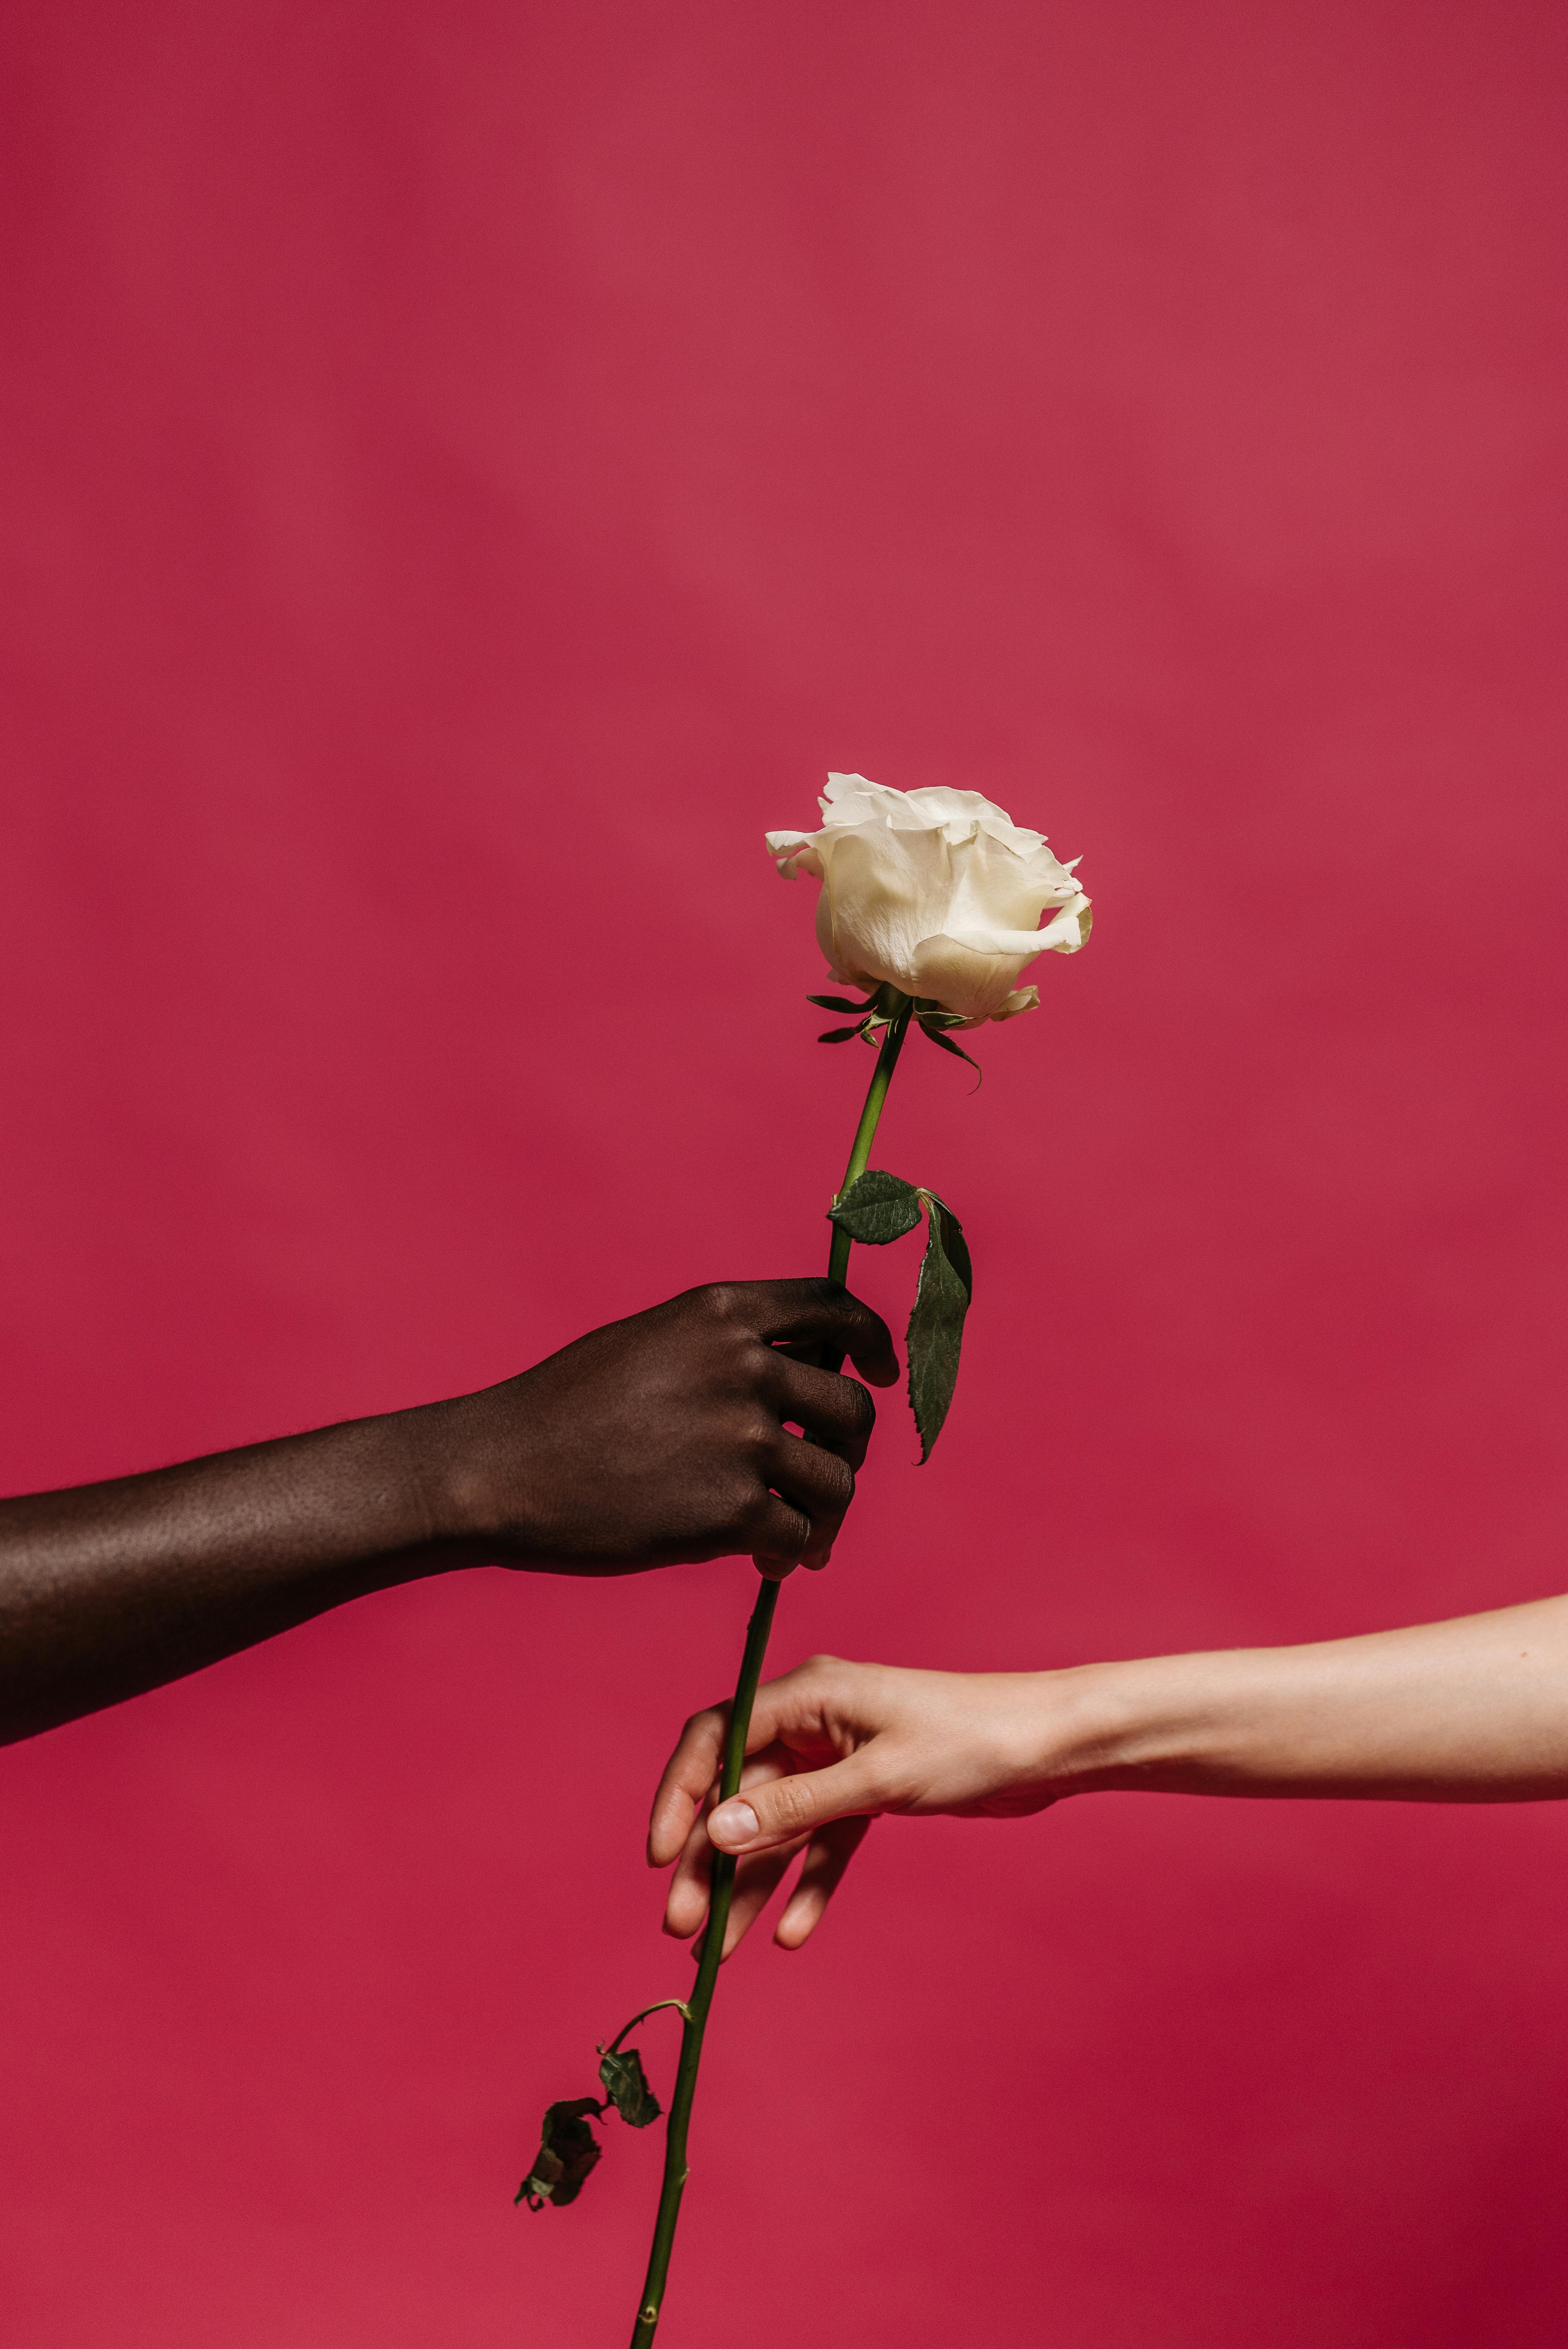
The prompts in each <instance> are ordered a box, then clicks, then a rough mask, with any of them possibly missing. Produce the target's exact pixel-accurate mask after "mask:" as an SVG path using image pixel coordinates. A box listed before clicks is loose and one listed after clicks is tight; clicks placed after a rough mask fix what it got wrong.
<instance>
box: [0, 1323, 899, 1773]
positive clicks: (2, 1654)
mask: <svg viewBox="0 0 1568 2349" xmlns="http://www.w3.org/2000/svg"><path fill="white" fill-rule="evenodd" d="M846 1354H848V1355H849V1356H850V1357H851V1359H852V1360H853V1361H855V1363H856V1364H857V1366H858V1367H859V1368H860V1370H861V1371H862V1372H863V1373H864V1375H865V1376H866V1377H867V1378H869V1379H872V1380H873V1381H875V1382H876V1383H878V1384H879V1385H886V1384H889V1383H891V1381H892V1380H893V1379H894V1378H896V1376H897V1374H898V1373H897V1364H896V1362H895V1361H894V1358H893V1351H892V1341H891V1340H890V1339H889V1337H888V1333H887V1330H886V1328H885V1327H884V1325H883V1324H882V1322H881V1321H880V1320H879V1319H878V1318H877V1316H876V1315H875V1314H874V1313H872V1311H871V1310H870V1309H868V1308H867V1307H866V1306H863V1305H861V1304H859V1303H858V1302H857V1301H856V1300H855V1299H853V1298H852V1297H851V1296H850V1295H849V1294H848V1292H847V1291H846V1290H844V1289H841V1288H833V1287H831V1286H830V1284H829V1283H828V1282H827V1281H825V1280H773V1281H741V1282H731V1283H727V1284H724V1285H721V1286H718V1287H714V1288H694V1289H688V1290H687V1291H686V1294H685V1295H684V1296H681V1297H676V1298H672V1299H670V1301H669V1302H668V1303H667V1304H665V1305H657V1306H655V1307H654V1308H653V1309H651V1310H650V1311H648V1312H645V1313H634V1314H633V1315H632V1316H631V1317H630V1318H629V1319H626V1320H624V1321H616V1322H613V1323H611V1324H610V1325H609V1326H608V1327H607V1328H605V1329H603V1330H592V1331H591V1332H590V1333H589V1335H588V1336H587V1337H585V1338H579V1339H578V1340H576V1341H575V1343H574V1344H573V1345H570V1346H566V1347H563V1348H562V1350H561V1351H560V1352H559V1353H557V1354H552V1355H551V1356H550V1357H549V1359H548V1360H547V1361H542V1362H540V1363H538V1364H536V1366H535V1367H534V1368H533V1369H532V1370H531V1371H524V1372H523V1373H522V1375H521V1377H520V1378H515V1379H508V1380H506V1381H504V1382H503V1383H502V1384H501V1385H500V1386H494V1387H488V1388H485V1389H484V1390H482V1391H481V1392H479V1393H477V1394H470V1395H463V1396H459V1397H458V1398H457V1399H456V1400H455V1401H453V1402H437V1403H427V1404H424V1405H422V1406H420V1407H419V1408H418V1409H416V1410H413V1411H403V1412H393V1413H388V1414H387V1416H385V1417H383V1418H377V1419H362V1420H353V1421H349V1422H348V1423H346V1424H344V1425H342V1426H339V1427H325V1428H319V1429H317V1430H315V1432H314V1433H311V1434H308V1435H295V1436H287V1437H284V1438H283V1439H281V1440H280V1441H278V1442H276V1443H273V1444H251V1445H248V1446H246V1447H245V1448H244V1449H243V1450H241V1451H236V1452H222V1453H218V1454H214V1455H213V1456H212V1457H211V1458H210V1459H205V1460H191V1461H186V1462H184V1463H182V1464H181V1465H180V1466H178V1467H173V1468H160V1469H156V1470H153V1471H152V1472H151V1473H150V1474H149V1475H140V1476H123V1477H119V1478H117V1479H115V1480H114V1481H113V1482H111V1483H108V1484H101V1485H79V1486H77V1487H75V1488H73V1489H72V1490H70V1491H67V1492H59V1493H36V1494H31V1495H25V1496H23V1497H21V1498H18V1499H15V1500H8V1501H0V1741H4V1740H5V1739H8V1738H16V1737H25V1736H27V1735H29V1734H31V1733H33V1732H34V1731H36V1730H39V1729H46V1728H49V1727H52V1726H53V1725H54V1724H56V1723H59V1722H64V1721H68V1720H70V1719H72V1718H73V1717H75V1716H76V1715H77V1714H79V1713H90V1712H93V1711H95V1710H96V1709H97V1708H98V1706H100V1705H105V1704H112V1703H114V1702H117V1701H118V1700H119V1699H120V1698H122V1697H128V1696H134V1695H135V1694H137V1693H138V1692H139V1691H141V1690H143V1689H149V1688H153V1687H156V1686H157V1685H158V1684H159V1683H160V1682H163V1681H169V1680H173V1679H175V1678H177V1677H178V1675H179V1674H181V1672H188V1671H195V1670H196V1669H197V1668H198V1667H199V1666H201V1665H203V1664H209V1663H211V1662H213V1661H216V1659H217V1658H219V1657H220V1656H226V1655H230V1654H232V1653H233V1651H235V1650H236V1649H239V1648H243V1647H248V1646H250V1645H251V1644H252V1643H253V1641H255V1640H262V1639H266V1638H268V1637H269V1636H270V1635H271V1634H272V1633H273V1632H275V1631H281V1630H286V1629H288V1627H289V1626H290V1625H292V1624H295V1623H300V1622H303V1621H304V1620H305V1619H306V1618H307V1617H309V1616H312V1615H317V1614H320V1613H321V1612H322V1611H323V1610H324V1609H325V1608H328V1607H333V1606H335V1605H337V1604H338V1603H339V1601H340V1600H342V1599H352V1598H355V1597H357V1596H359V1595H360V1594H361V1593H363V1592H366V1591H369V1590H375V1589H378V1588H385V1587H387V1585H389V1584H391V1583H395V1582H406V1581H409V1580H411V1579H412V1578H415V1577H416V1576H418V1575H423V1574H432V1573H438V1572H444V1571H446V1570H448V1569H449V1568H453V1567H459V1566H477V1565H485V1564H501V1565H509V1566H515V1567H522V1568H536V1569H539V1570H542V1571H546V1572H554V1573H564V1574H634V1573H638V1572H640V1571H642V1570H643V1569H645V1568H649V1567H655V1566H673V1565H676V1564H678V1563H679V1562H681V1561H683V1560H696V1559H700V1558H711V1557H725V1556H727V1555H729V1554H731V1553H735V1552H738V1553H741V1554H747V1555H751V1556H754V1557H756V1559H757V1562H758V1565H759V1566H760V1567H761V1568H762V1570H763V1571H764V1572H765V1573H767V1574H770V1575H775V1576H777V1575H783V1574H788V1573H789V1571H790V1570H791V1569H792V1568H794V1567H795V1566H797V1565H804V1566H810V1567H819V1566H821V1565H823V1564H825V1563H826V1560H827V1558H828V1555H829V1553H830V1550H831V1548H832V1546H833V1538H834V1536H835V1535H836V1534H837V1532H838V1529H839V1526H840V1524H841V1521H842V1518H843V1514H844V1511H845V1509H846V1508H847V1507H848V1506H849V1504H850V1500H851V1495H852V1494H853V1492H854V1483H855V1478H854V1472H855V1470H856V1469H857V1468H858V1467H859V1465H860V1464H861V1460H862V1459H863V1458H864V1456H865V1449H866V1441H867V1438H868V1437H869V1435H870V1433H871V1429H872V1420H873V1418H874V1415H875V1414H874V1411H873V1408H872V1400H871V1397H870V1395H869V1394H868V1393H867V1392H866V1391H865V1388H864V1387H863V1386H861V1385H860V1384H859V1383H858V1382H857V1381H855V1380H853V1379H848V1378H842V1377H841V1376H839V1375H838V1374H837V1373H836V1372H835V1371H828V1370H822V1369H819V1368H817V1367H816V1362H815V1360H810V1359H802V1357H805V1356H810V1357H819V1356H827V1357H829V1358H830V1359H831V1360H833V1361H839V1360H841V1359H842V1357H843V1356H844V1355H846ZM792 1429H799V1430H801V1431H802V1433H791V1430H792ZM808 1439H810V1440H808Z"/></svg>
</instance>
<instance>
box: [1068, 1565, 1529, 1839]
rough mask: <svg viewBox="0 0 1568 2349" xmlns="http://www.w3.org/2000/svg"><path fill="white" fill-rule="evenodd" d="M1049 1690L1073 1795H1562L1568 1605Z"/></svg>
mask: <svg viewBox="0 0 1568 2349" xmlns="http://www.w3.org/2000/svg"><path fill="white" fill-rule="evenodd" d="M1040 1683H1041V1689H1042V1716H1044V1714H1046V1713H1054V1714H1055V1716H1056V1727H1055V1729H1054V1731H1047V1733H1046V1734H1047V1739H1048V1738H1049V1737H1050V1736H1052V1735H1054V1736H1055V1738H1056V1740H1057V1752H1056V1757H1055V1764H1054V1766H1053V1768H1052V1771H1051V1775H1052V1776H1053V1778H1055V1779H1056V1780H1057V1783H1058V1785H1059V1791H1060V1792H1062V1793H1064V1794H1067V1793H1080V1792H1088V1791H1091V1790H1092V1789H1095V1788H1099V1787H1140V1788H1144V1789H1150V1790H1154V1791H1162V1792H1169V1793H1174V1794H1204V1795H1336V1796H1341V1797H1346V1796H1350V1797H1354V1796H1361V1797H1364V1798H1367V1799H1371V1798H1383V1799H1395V1800H1401V1801H1408V1802H1530V1801H1541V1800H1545V1799H1548V1798H1551V1797H1553V1796H1563V1795H1568V1599H1541V1600H1536V1601H1534V1602H1532V1604H1530V1605H1528V1606H1523V1607H1510V1608H1503V1609H1499V1610H1498V1611H1497V1612H1495V1613H1492V1614H1487V1615H1473V1616H1468V1617H1464V1618H1461V1619H1459V1620H1457V1621H1453V1622H1447V1623H1429V1624H1420V1625H1417V1626H1415V1627H1413V1628H1411V1629H1409V1630H1398V1631H1383V1632H1375V1633H1372V1634H1370V1635H1369V1636H1367V1637H1365V1638H1361V1639H1353V1640H1326V1641H1324V1642H1322V1643H1320V1644H1316V1645H1314V1646H1309V1647H1299V1648H1255V1649H1237V1650H1233V1651H1222V1652H1220V1653H1216V1654H1209V1655H1190V1656H1161V1657H1152V1658H1149V1659H1146V1660H1142V1661H1136V1662H1130V1663H1114V1664H1096V1665H1090V1666H1086V1667H1084V1668H1082V1669H1081V1670H1080V1671H1075V1672H1069V1673H1061V1674H1044V1675H1041V1676H1040ZM1047 1683H1055V1691H1054V1694H1052V1693H1051V1692H1048V1690H1047Z"/></svg>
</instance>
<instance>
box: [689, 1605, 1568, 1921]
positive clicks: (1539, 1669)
mask: <svg viewBox="0 0 1568 2349" xmlns="http://www.w3.org/2000/svg"><path fill="white" fill-rule="evenodd" d="M722 1724H723V1713H722V1711H721V1710H720V1709H717V1708H716V1709H714V1710H712V1711H710V1712H707V1713H698V1714H696V1715H694V1717H693V1719H692V1720H691V1721H690V1722H688V1723H687V1724H686V1730H685V1732H684V1733H683V1735H682V1738H681V1741H680V1743H679V1744H678V1745H677V1746H676V1751H675V1753H674V1754H673V1755H672V1756H671V1758H670V1762H669V1764H668V1766H667V1767H666V1769H665V1775H664V1778H663V1780H662V1781H661V1784H660V1786H659V1790H658V1794H657V1795H656V1796H655V1806H654V1817H653V1826H652V1830H651V1833H650V1837H649V1857H650V1859H651V1860H653V1862H654V1863H655V1865H667V1864H668V1863H669V1861H670V1860H672V1859H674V1858H675V1857H676V1855H677V1853H678V1854H680V1855H681V1865H680V1867H679V1868H677V1869H676V1877H675V1881H674V1883H673V1885H672V1887H671V1891H670V1900H669V1908H668V1912H667V1919H666V1921H667V1924H668V1928H669V1930H671V1931H674V1932H679V1933H686V1932H690V1931H693V1930H696V1925H697V1924H698V1923H699V1922H700V1921H701V1916H702V1912H703V1909H704V1907H705V1905H706V1897H707V1896H706V1883H707V1853H708V1851H709V1850H710V1848H711V1847H712V1845H713V1844H717V1846H718V1847H719V1848H720V1849H722V1850H726V1851H733V1852H737V1853H739V1854H741V1855H742V1860H741V1873H740V1876H739V1878H738V1892H737V1899H736V1904H735V1909H734V1912H733V1915H734V1919H735V1925H734V1927H733V1928H732V1941H733V1940H738V1938H739V1935H740V1933H741V1932H743V1931H744V1930H746V1927H747V1926H748V1924H749V1923H750V1922H751V1920H752V1919H753V1918H754V1917H755V1916H756V1915H757V1913H758V1910H759V1909H761V1907H762V1906H763V1905H764V1903H765V1901H766V1900H767V1899H768V1897H769V1894H770V1893H771V1891H772V1890H773V1889H774V1886H775V1885H776V1884H777V1883H778V1882H779V1879H780V1878H781V1877H782V1875H783V1873H784V1870H785V1868H786V1867H787V1866H788V1864H789V1858H790V1857H792V1856H793V1854H794V1853H795V1852H796V1851H798V1850H799V1849H800V1848H802V1847H804V1846H806V1845H808V1844H809V1845H810V1849H809V1850H808V1853H807V1859H806V1864H805V1868H804V1870H803V1872H802V1875H801V1879H800V1883H799V1887H798V1888H797V1889H796V1892H795V1894H794V1896H793V1898H792V1899H791V1900H790V1901H789V1905H788V1906H787V1908H786V1909H785V1911H784V1914H783V1917H782V1919H781V1920H780V1923H779V1931H778V1938H779V1940H780V1941H781V1942H782V1943H783V1944H784V1945H785V1946H786V1947H790V1948H793V1947H797V1946H799V1943H800V1942H801V1941H803V1940H805V1939H806V1937H807V1935H808V1934H809V1933H810V1930H812V1928H813V1926H814V1925H815V1924H816V1923H817V1921H818V1920H819V1919H820V1915H821V1913H822V1910H823V1909H824V1908H825V1907H826V1905H827V1900H828V1898H829V1897H830V1893H831V1891H832V1889H833V1887H834V1885H835V1884H836V1883H837V1881H838V1879H839V1878H840V1877H841V1875H842V1873H843V1870H844V1868H845V1867H846V1866H847V1864H848V1861H849V1858H850V1857H851V1853H852V1851H853V1848H854V1846H855V1844H856V1843H857V1842H858V1841H859V1839H860V1837H861V1835H863V1834H864V1832H865V1828H866V1826H867V1824H868V1823H869V1820H870V1819H871V1818H872V1817H873V1816H876V1815H877V1814H878V1813H881V1812H884V1811H892V1812H901V1813H903V1814H906V1815H916V1816H918V1815H930V1814H934V1813H949V1814H953V1815H955V1816H960V1817H965V1818H1011V1817H1016V1816H1021V1815H1023V1814H1026V1813H1028V1812H1032V1811H1038V1810H1043V1809H1044V1808H1045V1807H1046V1806H1047V1804H1050V1803H1054V1802H1057V1801H1060V1800H1061V1799H1062V1798H1063V1797H1064V1796H1066V1795H1083V1794H1093V1793H1097V1792H1103V1791H1106V1790H1108V1789H1118V1788H1119V1789H1130V1790H1135V1791H1141V1792H1146V1793H1155V1794H1181V1795H1254V1796H1264V1795H1272V1796H1280V1795H1286V1796H1289V1795H1295V1796H1303V1795H1316V1796H1320V1797H1323V1796H1327V1797H1339V1798H1346V1797H1348V1798H1352V1799H1361V1800H1368V1801H1370V1800H1384V1801H1387V1800H1393V1801H1399V1802H1431V1803H1508V1802H1542V1801H1550V1800H1553V1799H1555V1798H1558V1797H1561V1796H1563V1795H1568V1598H1559V1599H1537V1600H1533V1601H1532V1602H1531V1603H1530V1604H1529V1605H1526V1606H1522V1607H1506V1608H1501V1609H1498V1610H1497V1611H1496V1612H1494V1613H1491V1614H1486V1615H1470V1616H1465V1617H1462V1618H1460V1619H1458V1620H1455V1621H1452V1622H1446V1623H1424V1624H1418V1625H1416V1626H1414V1627H1412V1628H1409V1629H1408V1630H1398V1631H1377V1632H1372V1633H1369V1634H1367V1635H1366V1636H1364V1637H1362V1638H1359V1639H1351V1640H1324V1641H1321V1642H1317V1643H1315V1644H1314V1645H1312V1646H1308V1647H1296V1648H1239V1649H1227V1650H1222V1651H1217V1652H1214V1653H1210V1654H1198V1655H1186V1656H1153V1657H1146V1658H1141V1659H1139V1660H1137V1661H1130V1662H1120V1663H1103V1664H1084V1665H1078V1666H1075V1667H1073V1668H1071V1669H1069V1670H1067V1671H1049V1672H995V1673H956V1672H927V1671H906V1670H903V1669H901V1668H899V1667H896V1666H892V1665H885V1664H854V1663H845V1662H843V1661H841V1660H840V1659H838V1658H836V1657H827V1656H819V1657H813V1658H812V1659H811V1661H810V1662H809V1663H805V1664H802V1665H800V1666H799V1668H798V1669H797V1670H796V1671H793V1672H789V1673H786V1674H785V1675H784V1676H783V1677H782V1678H781V1679H780V1680H778V1681H773V1682H769V1683H768V1684H767V1685H766V1686H765V1687H764V1688H763V1689H762V1691H761V1692H760V1694H759V1696H758V1703H757V1709H756V1712H755V1713H754V1715H753V1719H752V1729H751V1741H750V1742H751V1744H752V1748H753V1752H754V1755H755V1759H754V1761H753V1762H752V1763H751V1764H750V1765H748V1766H749V1773H750V1775H749V1778H748V1782H747V1783H745V1784H744V1785H743V1792H742V1794H741V1795H738V1796H737V1797H736V1798H735V1799H734V1800H733V1801H732V1802H730V1803H727V1804H726V1805H725V1806H724V1807H723V1809H722V1810H721V1811H715V1812H714V1813H713V1814H712V1815H711V1816H710V1817H709V1818H707V1821H706V1822H705V1821H704V1820H703V1819H701V1818H700V1817H698V1816H697V1813H698V1811H699V1808H700V1806H702V1804H703V1802H704V1800H705V1797H706V1796H707V1793H708V1790H709V1788H710V1785H711V1782H712V1778H713V1774H714V1759H713V1757H714V1755H715V1754H717V1741H718V1739H719V1738H720V1736H721V1735H722ZM710 1838H711V1841H710Z"/></svg>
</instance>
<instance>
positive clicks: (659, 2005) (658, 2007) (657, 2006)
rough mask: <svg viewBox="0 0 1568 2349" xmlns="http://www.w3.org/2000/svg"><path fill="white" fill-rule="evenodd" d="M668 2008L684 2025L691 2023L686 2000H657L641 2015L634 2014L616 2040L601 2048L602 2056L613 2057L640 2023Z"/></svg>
mask: <svg viewBox="0 0 1568 2349" xmlns="http://www.w3.org/2000/svg"><path fill="white" fill-rule="evenodd" d="M666 2006H673V2007H674V2009H675V2011H676V2013H677V2014H678V2015H679V2016H680V2019H681V2021H682V2022H683V2023H689V2022H690V2021H691V2009H690V2007H689V2006H688V2005H687V2004H686V2001H685V1999H684V1998H658V1999H655V2001H654V2003H653V2004H652V2006H645V2007H644V2009H643V2011H642V2013H641V2014H634V2015H633V2017H632V2020H631V2021H630V2023H623V2024H622V2025H621V2028H620V2029H619V2031H617V2032H616V2033H615V2036H614V2039H612V2040H611V2042H610V2044H609V2045H608V2047H601V2048H600V2050H599V2053H600V2054H601V2055H613V2054H614V2053H615V2050H616V2049H617V2047H619V2045H620V2044H621V2042H622V2040H623V2039H624V2037H625V2035H626V2033H627V2032H628V2031H635V2029H636V2027H637V2025H638V2023H646V2021H647V2019H648V2017H649V2015H650V2014H663V2013H664V2011H665V2007H666Z"/></svg>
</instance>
